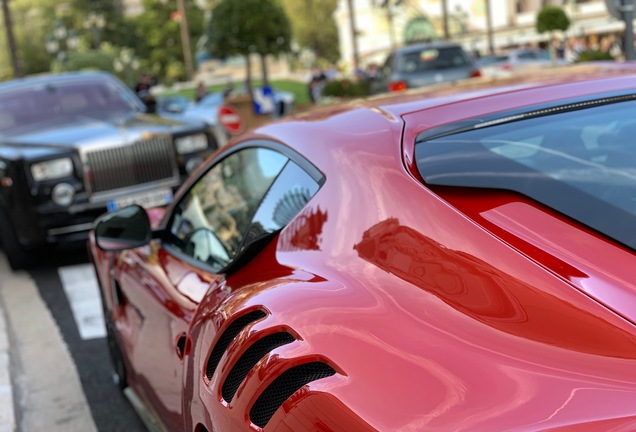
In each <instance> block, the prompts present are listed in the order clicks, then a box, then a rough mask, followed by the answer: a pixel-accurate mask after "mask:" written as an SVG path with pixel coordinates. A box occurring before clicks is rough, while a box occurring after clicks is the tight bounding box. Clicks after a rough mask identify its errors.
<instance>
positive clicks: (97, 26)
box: [84, 12, 106, 49]
mask: <svg viewBox="0 0 636 432" xmlns="http://www.w3.org/2000/svg"><path fill="white" fill-rule="evenodd" d="M104 27H106V19H105V18H104V15H102V14H99V13H96V12H91V13H89V14H88V17H86V21H84V28H85V29H86V30H90V32H91V35H92V37H93V48H95V49H97V48H99V46H100V44H101V39H100V35H101V32H102V30H103V29H104Z"/></svg>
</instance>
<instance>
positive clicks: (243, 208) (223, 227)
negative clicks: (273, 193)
mask: <svg viewBox="0 0 636 432" xmlns="http://www.w3.org/2000/svg"><path fill="white" fill-rule="evenodd" d="M259 152H263V155H266V154H267V153H268V152H270V153H273V152H271V151H268V150H263V149H246V150H243V151H240V152H238V153H234V154H232V155H230V156H228V157H227V158H226V159H224V160H223V161H221V162H220V163H219V164H218V165H217V166H215V167H214V168H212V169H211V170H210V171H209V172H208V174H207V175H206V176H205V177H204V178H203V179H202V181H200V182H199V183H198V184H197V185H195V186H194V187H193V188H192V193H193V195H195V196H196V198H197V199H198V201H199V203H200V205H201V209H202V212H203V214H204V216H205V219H206V221H207V226H206V228H208V229H209V230H211V231H213V232H214V233H215V234H216V235H217V237H218V238H219V239H220V240H221V241H222V242H223V243H224V244H225V247H226V248H227V250H228V252H229V253H230V254H232V255H235V254H236V252H237V250H238V247H239V245H240V243H241V241H242V236H243V233H245V231H246V230H247V228H248V224H249V223H250V221H251V219H252V216H253V215H254V213H255V212H256V209H257V206H258V204H259V203H260V200H261V198H262V197H263V195H265V193H266V192H267V190H268V188H269V187H270V185H271V183H272V181H273V179H274V177H273V176H267V175H266V174H265V173H264V171H263V168H264V167H263V166H261V163H260V162H261V161H260V160H259ZM263 159H264V160H267V157H264V158H263ZM278 162H279V163H280V161H278ZM270 168H271V167H270ZM274 171H276V173H277V172H278V171H279V170H274Z"/></svg>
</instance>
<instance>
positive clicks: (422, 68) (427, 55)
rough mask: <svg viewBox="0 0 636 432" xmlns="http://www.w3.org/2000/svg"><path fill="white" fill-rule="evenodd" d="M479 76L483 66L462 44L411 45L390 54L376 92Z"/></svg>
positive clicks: (381, 71)
mask: <svg viewBox="0 0 636 432" xmlns="http://www.w3.org/2000/svg"><path fill="white" fill-rule="evenodd" d="M478 76H481V73H480V71H479V68H478V67H477V65H476V64H475V62H474V61H473V60H472V58H471V57H470V56H469V55H468V54H467V53H466V51H464V49H463V48H462V47H461V46H460V45H457V44H451V43H427V44H418V45H409V46H406V47H403V48H399V49H397V50H395V51H393V52H392V53H391V54H389V56H388V57H387V59H386V61H385V62H384V66H382V69H381V70H380V76H379V80H378V82H377V83H376V85H375V86H374V87H375V88H374V91H375V92H379V91H387V90H388V91H400V90H405V89H407V88H413V87H423V86H427V85H431V84H437V83H442V82H451V81H459V80H462V79H466V78H472V77H478Z"/></svg>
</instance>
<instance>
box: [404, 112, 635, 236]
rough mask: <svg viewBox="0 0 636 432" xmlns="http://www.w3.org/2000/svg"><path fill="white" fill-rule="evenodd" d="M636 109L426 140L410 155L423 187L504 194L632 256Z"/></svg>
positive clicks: (529, 121)
mask: <svg viewBox="0 0 636 432" xmlns="http://www.w3.org/2000/svg"><path fill="white" fill-rule="evenodd" d="M633 110H634V111H636V101H629V102H620V103H612V104H606V105H598V106H595V107H592V108H586V109H579V110H575V111H569V112H562V113H559V114H551V115H546V116H540V117H535V118H528V119H524V120H521V121H511V122H508V123H503V124H499V125H496V126H490V127H483V128H481V129H474V130H470V131H468V132H461V133H456V134H452V135H449V136H445V137H441V138H432V139H431V140H428V141H423V142H420V143H419V144H418V145H417V147H416V158H417V166H418V169H419V171H420V173H421V174H422V177H423V178H424V180H425V181H426V182H427V183H429V184H436V185H446V186H464V187H483V188H497V189H508V190H513V191H516V192H519V193H522V194H524V195H526V196H529V197H530V198H532V199H535V200H537V201H539V202H541V203H543V204H545V205H547V206H549V207H552V208H553V209H555V210H557V211H559V212H561V213H563V214H566V215H568V216H570V217H572V218H574V219H576V220H577V221H579V222H581V223H583V224H586V225H588V226H589V227H591V228H593V229H596V230H598V231H600V232H601V233H604V234H605V235H607V236H609V237H611V238H613V239H615V240H616V241H618V242H620V243H623V244H625V245H627V246H629V247H631V248H632V249H636V230H635V229H634V226H636V143H635V141H634V139H635V137H636V117H634V116H633V113H634V111H633Z"/></svg>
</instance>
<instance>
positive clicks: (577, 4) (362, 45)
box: [335, 0, 624, 68]
mask: <svg viewBox="0 0 636 432" xmlns="http://www.w3.org/2000/svg"><path fill="white" fill-rule="evenodd" d="M544 5H557V6H560V7H562V8H563V9H564V11H565V12H566V14H567V15H568V17H569V18H570V21H571V24H570V28H569V29H568V30H567V31H566V32H565V34H556V35H555V37H557V38H559V39H566V38H585V39H586V40H588V41H589V42H590V43H591V44H592V45H593V44H594V43H595V40H598V39H599V38H600V37H602V36H604V35H613V36H619V35H620V33H621V32H623V30H624V23H623V22H622V21H620V20H618V19H616V18H614V17H613V16H612V15H610V13H609V12H608V10H607V7H606V6H605V1H604V0H340V1H339V4H338V9H337V10H336V13H335V19H336V22H337V25H338V28H339V32H340V50H341V53H342V59H343V63H344V64H345V65H346V66H347V67H349V68H352V67H353V64H354V61H353V58H354V43H353V33H352V31H351V28H352V27H351V16H352V14H351V10H352V9H353V20H354V21H355V28H356V32H355V33H356V42H357V48H358V49H357V51H358V57H359V63H360V66H361V67H364V66H365V65H368V64H369V63H379V62H381V61H382V59H383V58H384V57H385V56H386V53H387V52H388V51H389V50H390V49H391V48H393V47H397V46H403V45H405V44H408V43H409V38H411V39H412V37H411V36H412V35H413V34H414V33H415V34H417V35H419V38H420V39H421V40H427V39H430V40H434V39H437V40H443V39H445V33H447V34H448V38H447V39H448V40H451V41H454V42H459V43H461V44H462V45H463V46H464V48H466V49H467V50H468V51H471V52H474V53H476V54H480V55H484V54H488V53H489V52H490V51H491V50H492V51H495V52H497V51H502V50H505V49H507V48H513V47H520V46H543V45H545V44H547V43H548V41H549V38H550V35H549V34H539V33H537V31H536V28H535V23H536V17H537V13H538V11H539V10H540V9H541V7H542V6H544ZM488 10H489V11H490V13H489V14H488V13H487V11H488ZM444 12H445V13H444ZM444 15H446V17H447V18H446V20H444V19H443V17H444ZM488 15H489V17H490V19H488V18H487V17H488ZM444 22H446V24H444ZM418 26H419V27H418ZM418 28H419V32H418ZM445 29H446V30H445Z"/></svg>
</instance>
